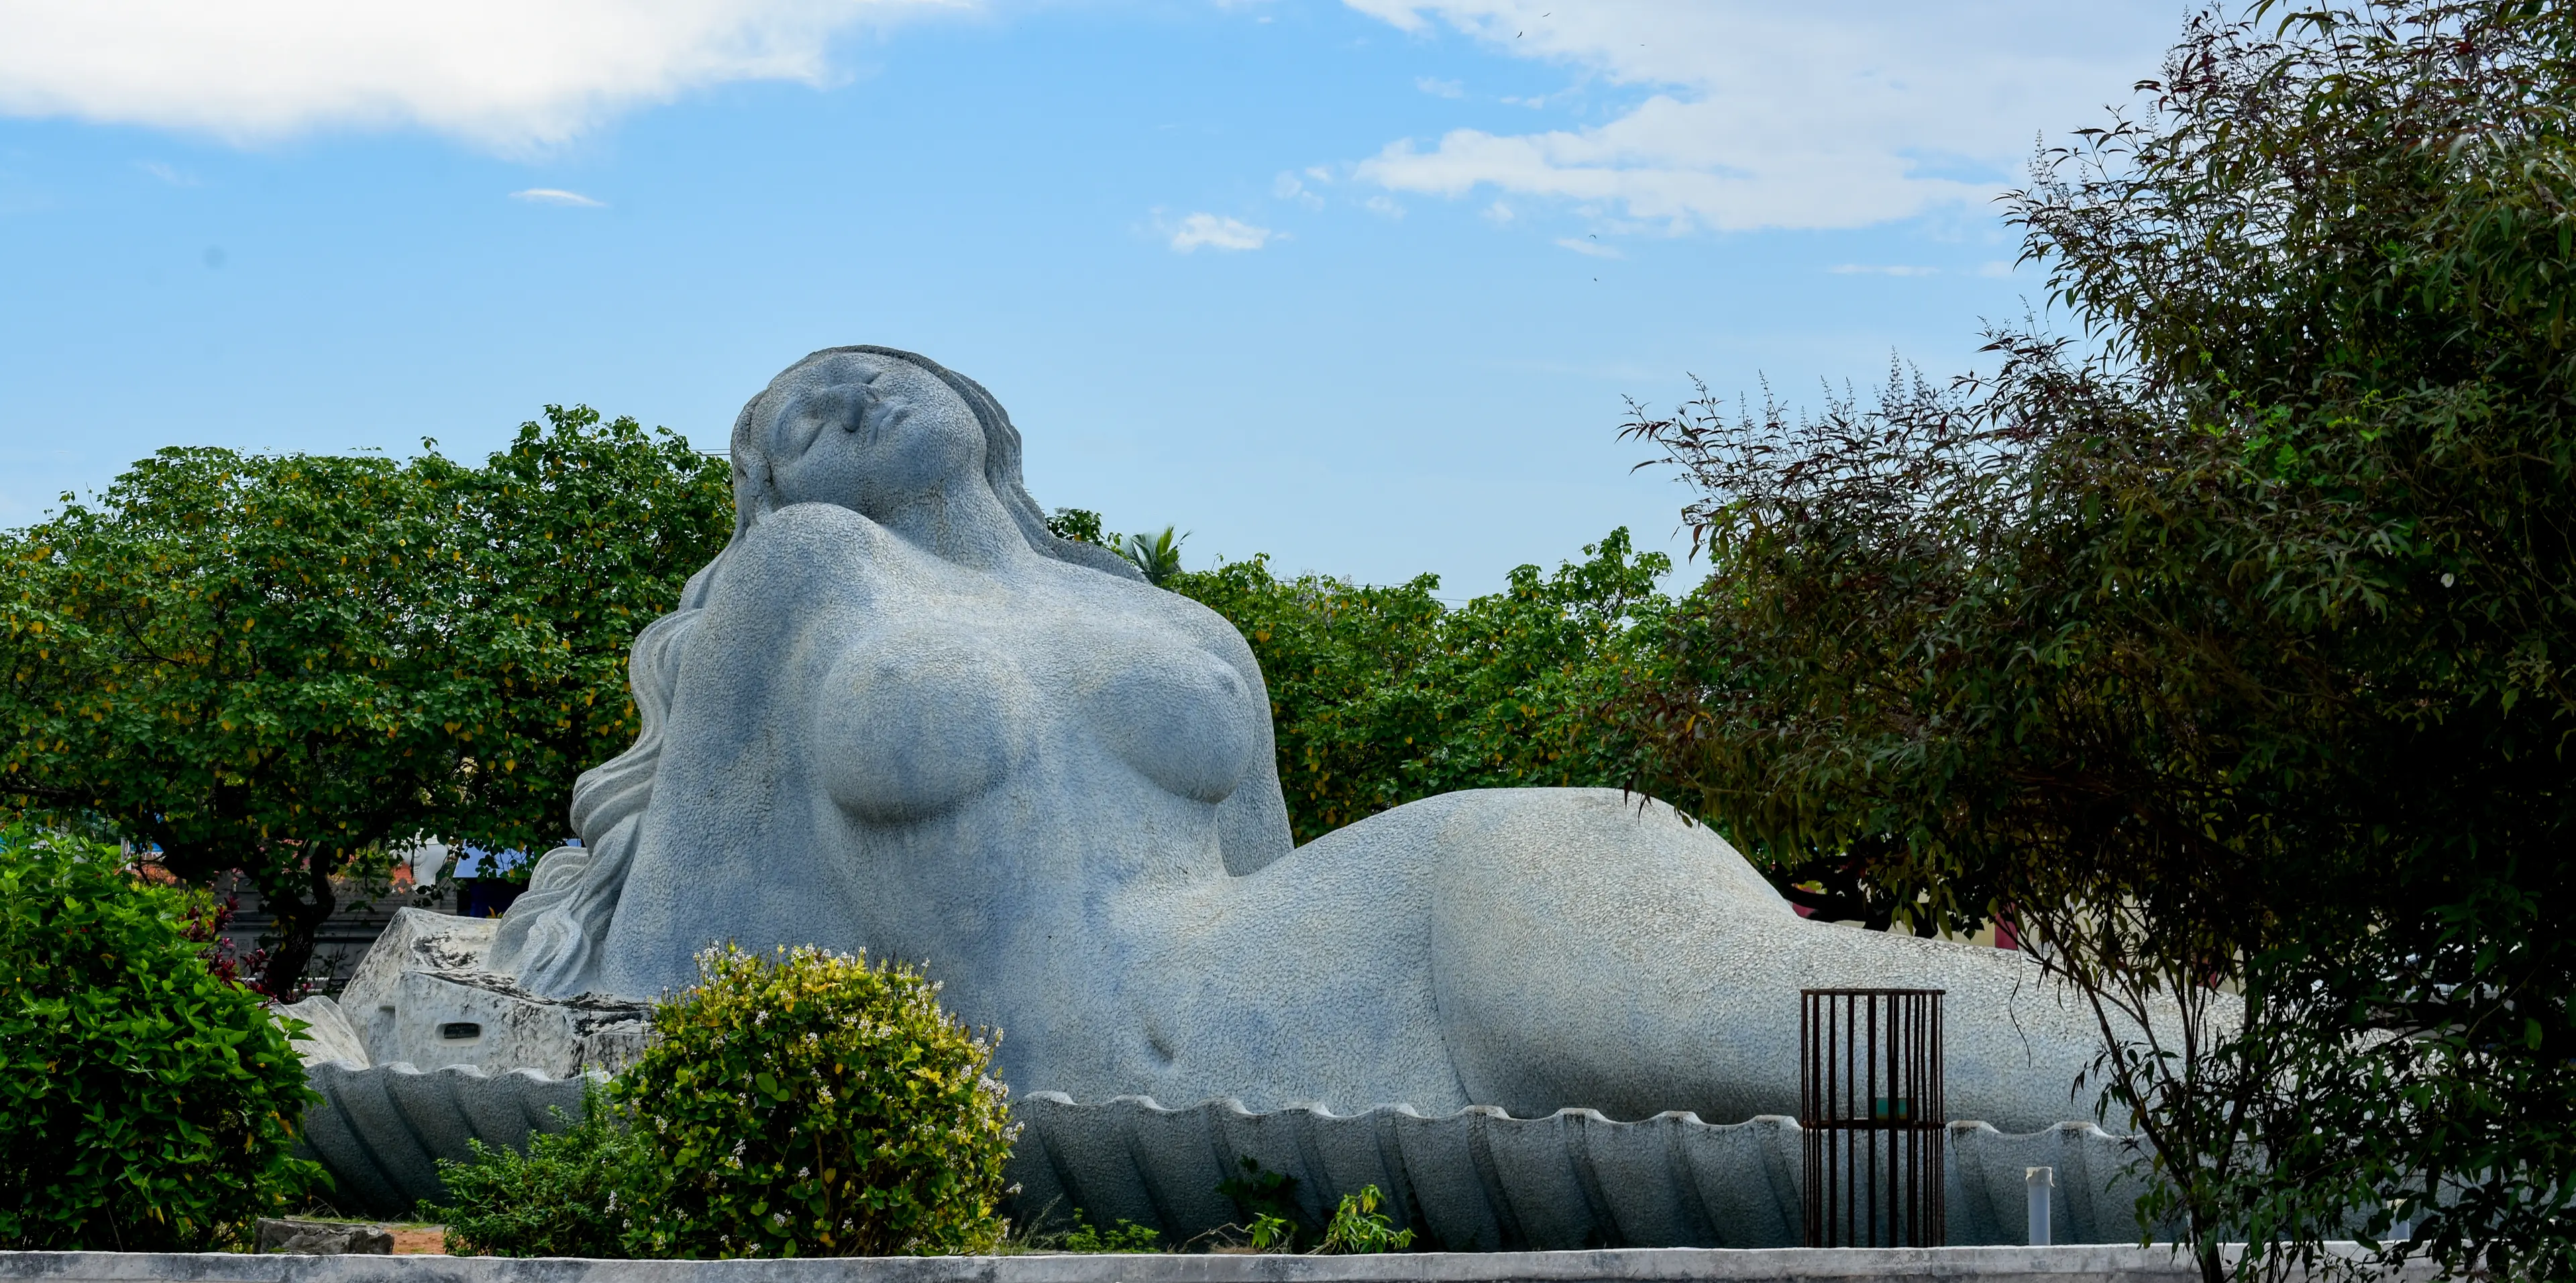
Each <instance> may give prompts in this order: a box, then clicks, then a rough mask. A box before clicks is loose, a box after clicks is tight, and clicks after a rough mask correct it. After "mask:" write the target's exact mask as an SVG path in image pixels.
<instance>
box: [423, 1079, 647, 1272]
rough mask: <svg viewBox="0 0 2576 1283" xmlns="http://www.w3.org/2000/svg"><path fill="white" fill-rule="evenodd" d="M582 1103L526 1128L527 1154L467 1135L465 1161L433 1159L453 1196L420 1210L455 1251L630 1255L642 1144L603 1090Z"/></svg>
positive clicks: (586, 1093)
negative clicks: (567, 1121)
mask: <svg viewBox="0 0 2576 1283" xmlns="http://www.w3.org/2000/svg"><path fill="white" fill-rule="evenodd" d="M582 1106H583V1108H582V1116H581V1117H580V1118H579V1119H576V1120H572V1122H571V1125H570V1126H569V1127H567V1128H565V1129H564V1130H562V1131H559V1132H554V1133H551V1134H547V1133H537V1134H533V1135H531V1136H530V1137H529V1138H528V1147H527V1151H526V1152H525V1153H520V1152H517V1151H513V1150H508V1149H494V1148H491V1147H489V1146H486V1145H485V1144H484V1143H483V1142H481V1141H479V1140H469V1141H467V1142H466V1144H467V1146H468V1147H469V1148H470V1150H471V1151H472V1155H473V1156H472V1157H471V1158H470V1159H468V1160H467V1161H465V1162H461V1163H460V1162H455V1161H453V1160H449V1159H441V1160H439V1164H438V1174H439V1179H440V1180H442V1181H443V1182H445V1183H446V1185H447V1197H448V1200H449V1201H448V1202H447V1203H446V1204H445V1205H435V1204H431V1203H422V1204H421V1207H420V1215H421V1218H422V1219H424V1220H430V1221H436V1222H439V1223H441V1224H444V1225H445V1226H446V1227H447V1250H448V1251H449V1252H450V1253H451V1254H453V1255H457V1256H581V1257H592V1258H615V1257H622V1256H624V1255H626V1245H625V1239H626V1235H627V1233H628V1231H629V1228H630V1226H631V1225H632V1223H633V1221H634V1220H635V1213H636V1209H635V1204H634V1196H633V1190H634V1188H635V1186H636V1184H637V1183H638V1175H639V1167H640V1163H639V1159H640V1157H641V1152H640V1147H639V1146H638V1145H637V1144H636V1142H635V1139H634V1138H633V1136H632V1135H631V1134H630V1133H629V1132H628V1130H627V1126H626V1121H625V1119H624V1118H623V1116H622V1115H621V1113H620V1111H619V1110H618V1109H617V1108H616V1106H615V1105H613V1104H612V1103H611V1102H610V1101H609V1100H608V1099H607V1093H606V1092H605V1091H603V1090H601V1089H600V1088H598V1087H597V1086H595V1085H594V1086H592V1087H589V1088H586V1089H585V1090H584V1091H583V1093H582Z"/></svg>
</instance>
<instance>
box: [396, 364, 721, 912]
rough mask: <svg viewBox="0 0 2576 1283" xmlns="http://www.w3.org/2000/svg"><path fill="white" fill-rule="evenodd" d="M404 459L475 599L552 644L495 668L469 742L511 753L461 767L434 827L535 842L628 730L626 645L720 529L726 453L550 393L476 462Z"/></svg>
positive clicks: (556, 825)
mask: <svg viewBox="0 0 2576 1283" xmlns="http://www.w3.org/2000/svg"><path fill="white" fill-rule="evenodd" d="M420 468H421V471H422V473H423V475H424V477H425V479H426V480H428V481H429V482H430V484H432V485H434V486H436V487H437V488H438V489H439V490H441V491H442V492H443V493H447V494H452V495H455V496H456V497H457V499H458V502H459V503H460V505H461V509H460V511H459V512H458V513H457V516H458V518H459V519H460V520H461V521H462V522H463V524H464V529H465V531H466V534H465V535H464V536H463V537H464V538H467V539H471V540H473V541H474V542H475V543H476V545H477V552H475V553H469V554H468V555H469V557H472V558H473V565H472V570H473V573H474V579H475V583H474V591H475V594H476V598H477V600H478V601H481V602H488V603H490V604H489V606H488V607H486V608H487V609H490V610H493V611H502V610H507V611H508V612H510V613H512V614H514V615H519V616H523V617H525V618H527V619H529V620H532V621H535V622H536V623H538V624H540V625H542V627H543V628H544V629H545V630H546V631H547V632H548V633H549V634H550V635H551V639H552V641H553V642H554V643H555V646H556V649H557V651H558V652H559V653H558V654H557V655H556V656H555V657H553V658H552V659H551V660H549V661H548V662H546V663H544V664H542V665H537V666H531V667H524V668H521V669H515V670H504V671H503V672H501V673H500V674H498V675H497V678H498V681H499V683H500V686H501V691H502V694H503V696H504V698H503V699H502V700H501V701H500V702H499V703H498V704H496V705H494V706H492V708H491V709H490V716H489V718H488V719H487V720H485V721H482V722H480V723H477V729H476V730H475V732H474V733H475V735H476V736H477V742H480V743H485V744H488V745H492V746H493V747H491V748H486V749H484V750H482V757H484V758H489V757H491V756H492V755H493V754H494V753H495V752H497V753H500V754H502V755H504V760H509V761H515V762H516V763H517V766H516V767H515V768H513V769H507V770H501V771H492V770H480V771H476V772H473V773H472V774H470V775H469V777H468V781H467V788H466V790H465V797H464V802H465V805H464V806H463V807H461V808H460V810H459V813H458V814H457V815H456V816H455V817H454V818H452V819H451V820H449V821H448V823H447V827H448V828H449V829H451V830H453V832H454V834H455V835H456V836H458V837H459V838H461V839H465V840H470V841H473V842H474V843H475V844H476V845H479V846H482V847H485V848H487V849H490V850H495V851H503V850H520V851H528V852H531V853H542V852H543V851H544V850H546V849H547V848H549V847H551V846H552V845H554V844H555V843H557V842H559V841H561V840H562V838H563V837H564V835H565V832H566V826H567V824H568V823H569V821H568V819H567V817H568V816H569V815H570V813H571V810H572V785H573V780H574V779H575V777H577V776H579V775H580V774H581V772H583V771H585V770H587V769H589V768H590V767H592V766H595V765H597V764H598V763H600V762H604V761H606V760H608V759H609V758H611V757H614V756H616V755H617V754H618V753H620V752H623V751H624V750H625V748H626V746H627V745H629V744H631V743H633V742H634V741H635V736H636V735H637V733H638V732H640V731H641V730H642V725H641V723H640V722H639V721H638V720H637V717H636V712H635V704H634V700H633V699H632V698H631V697H630V696H629V694H628V692H627V689H626V652H627V649H628V647H630V646H632V645H633V644H634V641H635V634H636V633H637V632H639V631H641V630H642V629H643V627H644V625H646V624H649V623H651V622H653V620H655V619H656V618H659V617H660V616H662V615H663V614H665V613H667V612H669V611H670V610H671V609H672V608H673V607H674V606H676V605H677V604H678V603H679V600H680V590H681V589H682V588H683V587H684V586H685V585H686V584H687V583H688V580H689V576H690V575H692V574H694V573H696V572H697V571H698V569H699V568H700V567H703V566H705V565H706V564H707V563H708V562H709V561H711V560H713V559H714V558H715V555H716V553H718V552H719V551H721V550H722V549H723V548H724V545H725V541H726V540H727V539H728V538H730V537H731V536H732V534H733V520H734V514H733V488H732V466H731V465H730V464H729V463H727V462H726V460H725V459H723V458H722V457H720V456H708V455H703V454H700V453H698V452H697V451H696V450H693V449H691V448H690V446H689V443H688V442H687V441H686V440H685V439H683V438H681V437H680V436H679V435H677V434H676V433H673V432H671V431H669V430H667V429H663V430H659V431H657V432H652V433H648V432H646V431H645V429H644V428H643V426H642V425H641V424H639V423H637V422H636V421H635V420H634V419H632V418H624V417H620V418H617V419H610V420H603V419H602V418H601V417H600V414H599V412H598V411H596V410H593V409H591V408H590V407H588V406H574V407H572V408H571V409H566V408H564V407H562V406H558V405H550V406H547V407H546V421H545V422H544V423H542V424H540V423H535V422H529V423H523V424H521V425H519V434H518V438H517V439H516V440H515V441H513V442H512V443H511V444H510V446H509V448H507V449H505V450H501V451H498V452H496V453H494V454H493V455H492V456H491V457H490V459H488V460H487V461H486V462H485V463H484V465H483V466H482V467H481V468H470V469H469V468H463V467H459V466H456V465H452V464H449V463H447V461H445V460H444V459H441V458H439V457H438V456H436V455H431V456H429V457H428V458H425V459H423V460H422V461H421V464H420ZM487 676H493V675H490V674H487ZM514 871H515V872H522V873H524V872H525V869H524V867H523V868H521V869H518V870H514Z"/></svg>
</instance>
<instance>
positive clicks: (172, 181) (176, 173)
mask: <svg viewBox="0 0 2576 1283" xmlns="http://www.w3.org/2000/svg"><path fill="white" fill-rule="evenodd" d="M135 168H137V169H140V170H142V171H143V172H144V173H147V174H150V175H152V176H153V177H154V178H158V179H160V180H161V181H162V182H165V183H168V184H169V185H171V186H172V187H194V186H196V185H197V180H196V178H195V177H194V176H193V175H190V174H188V173H186V172H185V171H183V170H181V169H179V168H178V167H177V166H174V165H170V164H167V163H165V162H163V161H157V160H144V161H137V162H135Z"/></svg>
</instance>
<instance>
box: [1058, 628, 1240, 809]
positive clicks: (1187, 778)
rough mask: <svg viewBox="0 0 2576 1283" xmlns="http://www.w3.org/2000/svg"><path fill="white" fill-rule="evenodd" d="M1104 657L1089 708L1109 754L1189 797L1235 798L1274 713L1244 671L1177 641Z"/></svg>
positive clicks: (1116, 649)
mask: <svg viewBox="0 0 2576 1283" xmlns="http://www.w3.org/2000/svg"><path fill="white" fill-rule="evenodd" d="M1102 657H1103V659H1105V660H1107V661H1108V667H1107V669H1106V671H1105V672H1103V673H1101V674H1100V676H1099V678H1098V680H1097V681H1096V682H1095V683H1094V684H1092V685H1091V687H1090V691H1091V695H1090V698H1089V699H1088V700H1087V701H1085V711H1086V713H1087V715H1088V718H1089V720H1090V722H1091V723H1092V727H1093V730H1094V733H1095V734H1097V735H1098V736H1099V738H1100V742H1101V744H1102V745H1103V746H1104V747H1106V748H1107V749H1108V750H1109V752H1110V754H1111V755H1112V756H1114V757H1116V758H1117V759H1118V760H1119V761H1121V762H1124V763H1126V764H1127V765H1129V766H1131V767H1134V768H1135V769H1136V770H1137V772H1138V773H1140V774H1142V775H1143V776H1144V777H1145V778H1147V779H1149V780H1152V781H1153V782H1154V783H1156V784H1159V785H1161V786H1162V787H1163V788H1164V789H1166V790H1168V791H1170V792H1172V793H1177V794H1179V795H1180V796H1182V797H1187V798H1194V799H1196V800H1198V801H1201V802H1222V801H1224V800H1225V799H1226V798H1227V797H1229V796H1231V795H1232V794H1233V793H1234V790H1235V786H1237V785H1239V784H1241V783H1242V782H1243V779H1244V777H1245V776H1246V775H1249V774H1250V773H1251V772H1252V768H1253V767H1254V765H1256V764H1257V761H1258V758H1259V755H1260V753H1261V752H1262V749H1263V747H1264V742H1265V741H1266V740H1267V739H1268V737H1267V736H1266V735H1264V734H1263V732H1264V731H1265V730H1266V729H1267V727H1268V721H1269V717H1270V710H1269V709H1267V708H1265V707H1263V706H1262V703H1261V699H1260V697H1259V696H1258V695H1256V694H1254V692H1253V689H1252V686H1251V684H1250V683H1248V682H1246V681H1244V679H1243V674H1242V673H1241V672H1239V671H1237V670H1236V668H1235V667H1234V666H1233V665H1232V664H1229V663H1226V662H1225V661H1224V660H1222V659H1219V658H1217V657H1216V656H1214V655H1211V654H1209V653H1208V652H1207V651H1205V650H1203V649H1201V648H1199V647H1197V646H1195V645H1191V644H1189V643H1187V642H1186V641H1183V640H1181V639H1178V638H1174V639H1170V640H1164V639H1159V638H1156V639H1149V640H1143V641H1131V642H1130V643H1129V644H1127V645H1124V646H1112V647H1104V648H1103V653H1102Z"/></svg>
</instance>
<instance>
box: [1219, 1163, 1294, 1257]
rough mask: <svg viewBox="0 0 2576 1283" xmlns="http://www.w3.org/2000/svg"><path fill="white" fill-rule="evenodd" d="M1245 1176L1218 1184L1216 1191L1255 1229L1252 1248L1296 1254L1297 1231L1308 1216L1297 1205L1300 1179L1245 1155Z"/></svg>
mask: <svg viewBox="0 0 2576 1283" xmlns="http://www.w3.org/2000/svg"><path fill="white" fill-rule="evenodd" d="M1242 1163H1243V1174H1242V1175H1240V1176H1228V1177H1226V1178H1225V1179H1224V1180H1221V1181H1218V1182H1217V1183H1216V1192H1217V1193H1219V1194H1222V1195H1224V1196H1225V1197H1226V1198H1227V1199H1228V1200H1229V1201H1231V1202H1232V1203H1233V1204H1234V1208H1235V1210H1236V1211H1237V1212H1240V1213H1242V1214H1243V1218H1244V1221H1245V1223H1246V1224H1248V1225H1250V1226H1251V1227H1252V1246H1253V1247H1254V1249H1256V1250H1258V1251H1263V1252H1267V1251H1271V1250H1272V1249H1274V1248H1276V1249H1277V1250H1279V1251H1282V1252H1287V1251H1294V1250H1295V1248H1296V1243H1297V1231H1298V1230H1299V1229H1300V1228H1301V1226H1300V1224H1299V1223H1300V1222H1301V1221H1303V1220H1304V1219H1305V1213H1304V1212H1303V1211H1302V1210H1300V1209H1299V1208H1298V1206H1297V1178H1296V1177H1294V1176H1291V1175H1289V1174H1288V1173H1286V1172H1274V1171H1268V1170H1266V1169H1264V1168H1263V1167H1262V1166H1261V1160H1259V1159H1256V1158H1253V1157H1250V1156H1249V1155H1247V1156H1245V1157H1244V1159H1243V1160H1242Z"/></svg>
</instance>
